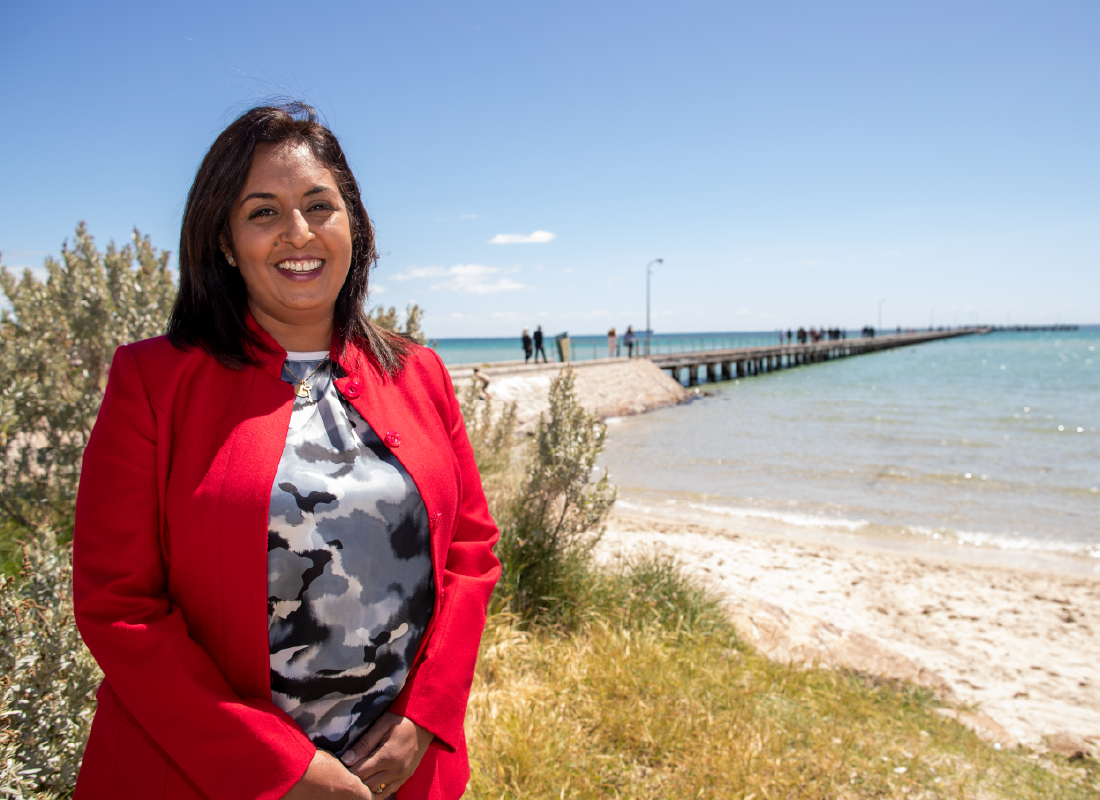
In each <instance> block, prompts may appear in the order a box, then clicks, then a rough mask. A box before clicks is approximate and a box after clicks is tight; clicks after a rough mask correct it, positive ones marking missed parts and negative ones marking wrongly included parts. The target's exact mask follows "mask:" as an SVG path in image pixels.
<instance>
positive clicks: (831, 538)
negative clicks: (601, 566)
mask: <svg viewBox="0 0 1100 800" xmlns="http://www.w3.org/2000/svg"><path fill="white" fill-rule="evenodd" d="M663 494H664V495H668V494H673V493H663ZM676 494H683V493H676ZM647 495H652V493H650V492H647V491H646V490H630V489H626V490H624V489H623V488H622V487H620V490H619V500H618V502H617V503H616V509H618V510H619V511H621V512H623V513H624V514H635V515H644V516H646V517H650V518H660V519H663V520H667V521H669V522H673V523H676V522H690V523H695V524H698V525H702V526H704V527H716V528H721V529H726V528H730V529H736V530H737V531H738V532H743V533H748V534H750V535H756V536H761V537H776V538H779V539H790V540H791V541H798V542H808V543H815V544H824V545H837V546H840V547H851V548H857V549H859V548H865V549H870V550H876V551H881V552H884V553H895V554H898V555H912V556H919V557H922V558H930V559H943V560H945V561H949V562H953V563H963V564H973V565H976V566H999V567H1005V568H1008V569H1041V570H1049V571H1053V572H1061V573H1065V574H1068V575H1085V576H1092V577H1100V558H1098V557H1096V556H1088V555H1084V554H1083V553H1082V552H1081V551H1077V552H1075V551H1073V550H1071V549H1070V548H1068V547H1067V548H1065V549H1061V548H1060V545H1061V543H1054V547H1051V548H1049V549H1041V548H1036V547H1028V546H1017V547H1012V546H1007V547H1006V546H1003V545H1000V544H997V543H996V542H997V541H998V540H1001V541H1005V542H1008V543H1009V544H1015V542H1013V541H1012V540H1011V539H1009V538H1008V537H1004V536H997V537H994V536H989V535H984V534H983V535H982V536H983V537H984V538H985V539H986V543H985V544H984V545H983V544H982V543H980V542H978V543H972V542H970V541H966V540H963V539H957V538H956V537H955V536H954V534H953V533H952V532H946V533H944V534H942V535H928V534H923V535H922V534H918V533H915V532H912V531H913V529H914V528H915V526H904V525H902V526H884V525H880V524H873V523H868V522H867V521H866V520H859V521H858V523H853V521H852V520H849V519H833V518H830V517H825V516H814V515H813V514H812V512H811V513H810V514H807V513H806V512H805V511H802V510H796V511H794V512H793V513H785V512H784V511H782V510H777V509H776V508H773V507H759V508H754V507H739V506H718V505H713V504H711V503H708V502H696V501H697V500H700V498H699V497H695V496H683V497H668V496H663V497H651V498H650V497H647ZM701 499H703V500H706V499H707V496H706V495H703V496H702V498H701ZM916 529H918V530H919V528H916ZM907 531H909V532H908V533H907ZM1020 543H1021V544H1030V543H1032V540H1028V539H1021V540H1020Z"/></svg>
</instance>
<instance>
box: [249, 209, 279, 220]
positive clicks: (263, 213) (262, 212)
mask: <svg viewBox="0 0 1100 800" xmlns="http://www.w3.org/2000/svg"><path fill="white" fill-rule="evenodd" d="M274 213H275V209H273V208H257V209H256V210H255V211H253V212H252V213H251V214H249V215H248V218H249V219H256V218H257V217H270V216H271V215H272V214H274Z"/></svg>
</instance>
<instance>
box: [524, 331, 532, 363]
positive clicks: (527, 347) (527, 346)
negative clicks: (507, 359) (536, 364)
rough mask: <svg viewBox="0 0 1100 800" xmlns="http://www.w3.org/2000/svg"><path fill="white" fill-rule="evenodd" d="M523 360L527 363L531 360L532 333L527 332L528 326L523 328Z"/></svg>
mask: <svg viewBox="0 0 1100 800" xmlns="http://www.w3.org/2000/svg"><path fill="white" fill-rule="evenodd" d="M522 341H523V362H524V363H527V362H528V361H530V360H531V334H530V333H528V332H527V328H524V329H523V339H522Z"/></svg>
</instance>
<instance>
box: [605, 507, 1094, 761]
mask: <svg viewBox="0 0 1100 800" xmlns="http://www.w3.org/2000/svg"><path fill="white" fill-rule="evenodd" d="M601 548H602V552H603V553H604V554H605V556H607V557H614V556H617V555H622V554H627V553H637V552H645V551H647V550H650V549H653V548H657V549H658V550H659V551H663V552H667V553H671V554H675V556H676V557H677V558H678V559H680V560H681V561H682V562H683V564H684V565H685V568H686V569H687V570H688V572H689V573H690V574H692V575H694V576H696V577H697V578H698V579H700V580H702V581H704V582H705V583H707V584H708V585H710V586H711V587H713V588H714V590H715V591H716V592H718V593H719V594H720V595H721V596H723V597H724V598H726V599H727V600H730V601H732V602H735V603H743V602H744V601H745V600H746V599H750V598H751V599H754V600H757V601H763V602H764V603H768V604H774V605H775V606H778V607H781V608H782V609H785V610H786V611H787V612H789V613H791V614H796V615H808V616H810V617H813V618H817V619H822V620H826V621H827V622H828V623H830V624H831V625H833V626H836V627H838V628H840V629H843V630H845V631H851V632H853V633H855V634H861V635H863V636H866V637H869V638H870V639H872V640H874V641H875V642H878V643H879V644H880V645H881V646H883V647H885V648H887V649H889V650H890V651H894V652H896V653H898V654H900V655H901V656H904V657H905V658H907V659H909V660H910V661H911V662H913V663H914V664H915V665H917V666H918V667H920V668H921V669H924V670H926V671H930V672H932V673H935V674H936V675H938V676H939V677H940V678H942V680H943V681H944V682H945V683H946V685H947V687H948V688H949V690H950V693H952V694H953V697H954V699H955V700H957V701H958V702H961V703H965V704H974V705H978V706H980V708H981V710H982V711H983V712H984V713H985V714H987V715H989V716H990V717H992V718H993V719H995V720H996V721H997V722H998V723H1000V724H1001V725H1002V726H1004V728H1005V729H1006V730H1007V732H1008V733H1009V734H1010V741H1011V740H1015V741H1020V742H1023V743H1025V744H1028V745H1030V746H1035V747H1041V746H1042V744H1043V737H1044V736H1050V735H1052V734H1056V733H1059V732H1067V733H1070V734H1073V735H1075V736H1077V737H1079V738H1089V737H1093V738H1095V739H1096V740H1097V741H1098V742H1100V631H1097V630H1094V629H1093V627H1092V626H1094V625H1097V624H1098V621H1097V620H1096V619H1094V617H1095V615H1096V614H1097V609H1100V578H1096V577H1092V576H1087V575H1076V574H1065V573H1058V572H1053V571H1045V570H1028V569H1013V568H1007V567H1000V566H985V565H979V564H974V563H966V562H960V561H953V560H947V559H943V558H939V559H937V558H934V557H931V556H927V555H920V556H918V555H914V554H911V553H897V552H889V551H884V550H881V549H878V550H876V549H872V548H870V547H867V548H853V547H844V546H839V545H834V544H821V543H818V542H810V541H805V540H801V541H800V540H798V539H793V538H787V539H784V538H781V537H775V536H768V535H761V534H751V533H745V532H744V531H743V530H738V529H737V528H736V523H731V525H730V526H720V525H718V524H717V523H716V524H715V525H712V526H705V525H700V524H693V523H684V522H679V521H675V520H671V519H666V518H663V517H657V516H653V515H648V516H640V515H630V514H622V513H616V514H615V515H614V516H613V517H612V518H611V521H610V523H609V531H608V533H607V535H606V536H605V537H604V539H603V541H602V542H601Z"/></svg>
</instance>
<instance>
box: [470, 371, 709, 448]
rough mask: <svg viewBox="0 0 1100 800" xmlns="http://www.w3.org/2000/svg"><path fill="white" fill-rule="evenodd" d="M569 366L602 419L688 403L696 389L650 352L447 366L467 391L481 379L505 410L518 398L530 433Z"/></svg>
mask: <svg viewBox="0 0 1100 800" xmlns="http://www.w3.org/2000/svg"><path fill="white" fill-rule="evenodd" d="M567 366H569V367H572V368H573V370H574V372H575V374H576V392H577V400H578V401H579V402H580V404H581V406H582V407H583V408H584V409H585V410H586V411H588V413H590V414H596V415H597V416H599V417H600V418H602V419H607V418H608V417H622V416H627V415H630V414H641V413H643V412H645V411H652V410H653V409H655V408H663V407H664V406H672V405H676V404H677V403H683V402H684V401H686V400H687V399H688V398H689V397H690V396H691V395H690V393H689V392H688V391H687V390H685V389H684V387H683V386H681V385H680V384H679V383H678V382H676V381H675V380H673V379H672V378H671V377H669V375H668V373H666V372H664V371H663V370H661V369H659V368H658V367H656V366H655V365H654V364H653V362H651V361H649V360H648V359H645V358H633V359H630V358H609V359H601V360H598V361H578V362H574V363H572V364H568V365H567V364H560V363H553V364H523V363H514V364H485V365H478V364H457V365H454V366H451V367H448V369H449V370H450V373H451V380H452V381H454V384H455V389H456V390H457V391H458V393H459V395H461V394H462V392H463V390H464V389H465V387H467V386H468V385H469V384H470V381H477V382H478V384H479V393H480V396H481V399H482V400H483V401H488V402H489V403H491V404H492V407H493V409H494V410H495V411H497V412H499V411H501V410H502V409H503V408H504V407H505V406H506V405H507V404H508V403H513V402H514V403H515V404H516V418H517V422H518V425H519V430H521V431H523V432H524V433H531V432H532V431H534V429H535V426H536V425H537V424H538V419H539V415H540V414H545V413H546V412H547V411H548V410H549V407H550V382H551V381H552V380H554V378H556V377H557V376H558V374H559V373H560V372H561V371H562V370H563V369H564V368H566V367H567Z"/></svg>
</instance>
